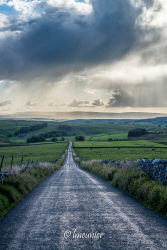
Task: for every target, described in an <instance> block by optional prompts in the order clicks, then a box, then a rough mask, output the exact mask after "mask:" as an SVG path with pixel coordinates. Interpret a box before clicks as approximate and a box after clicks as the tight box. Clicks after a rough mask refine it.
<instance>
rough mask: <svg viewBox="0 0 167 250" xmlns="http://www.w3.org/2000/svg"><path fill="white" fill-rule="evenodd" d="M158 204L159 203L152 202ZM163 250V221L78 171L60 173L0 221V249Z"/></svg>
mask: <svg viewBox="0 0 167 250" xmlns="http://www.w3.org/2000/svg"><path fill="white" fill-rule="evenodd" d="M157 206H158V204H157ZM6 249H12V250H17V249H21V250H38V249H39V250H43V249H44V250H47V249H48V250H54V249H60V250H63V249H69V250H73V249H77V250H79V249H86V250H91V249H107V250H108V249H113V250H114V249H125V250H127V249H136V250H139V249H143V250H146V249H149V250H150V249H157V250H161V249H165V250H166V249H167V221H166V220H164V219H162V218H161V217H160V216H158V215H156V214H155V213H153V212H151V211H149V210H148V209H146V208H145V207H144V206H142V205H140V204H139V203H138V202H137V201H135V200H134V199H132V198H130V197H129V196H126V195H125V194H123V193H121V192H120V191H118V190H117V189H116V188H114V187H112V186H111V185H110V184H108V183H107V182H105V181H103V180H101V179H99V178H98V177H95V176H94V175H91V174H89V173H87V172H85V171H83V170H81V169H79V168H78V167H77V165H76V164H75V163H74V161H73V157H72V152H71V149H70V148H69V150H68V156H67V160H66V163H65V164H64V166H63V167H62V168H61V170H59V171H57V172H55V173H54V174H53V175H52V176H50V177H49V178H47V179H46V180H45V181H43V182H42V183H40V184H39V185H38V186H37V187H36V188H35V189H34V190H33V191H32V192H31V193H30V194H28V195H27V196H26V197H25V198H24V199H23V200H22V201H21V202H19V203H18V204H17V205H16V206H15V207H14V208H13V209H12V210H11V212H9V213H8V215H7V216H6V217H5V218H4V219H3V220H2V221H1V222H0V250H6Z"/></svg>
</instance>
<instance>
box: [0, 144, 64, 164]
mask: <svg viewBox="0 0 167 250" xmlns="http://www.w3.org/2000/svg"><path fill="white" fill-rule="evenodd" d="M66 147H67V142H63V143H61V142H58V143H51V144H41V145H28V146H12V147H0V159H1V157H2V156H3V155H4V156H5V159H4V164H3V168H5V167H9V166H10V163H11V157H12V156H13V157H14V161H13V165H18V164H20V162H21V158H22V156H23V157H24V158H23V164H26V163H27V161H28V160H30V161H34V162H35V161H37V160H40V161H48V162H55V161H56V160H58V159H59V158H60V157H61V155H62V154H63V153H64V151H65V149H66Z"/></svg>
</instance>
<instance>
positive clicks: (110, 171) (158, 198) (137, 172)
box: [80, 162, 167, 218]
mask: <svg viewBox="0 0 167 250" xmlns="http://www.w3.org/2000/svg"><path fill="white" fill-rule="evenodd" d="M80 166H81V167H82V168H83V169H85V170H87V171H90V172H92V173H94V174H96V175H98V176H100V177H102V178H103V179H106V180H108V181H110V182H111V183H112V185H113V186H115V187H117V188H119V189H120V190H122V191H123V192H125V193H127V194H129V195H131V196H133V197H134V198H135V199H137V200H138V201H140V202H141V203H143V204H144V205H145V206H146V207H147V208H149V209H151V210H153V211H155V212H157V213H158V214H160V215H162V216H163V217H165V218H167V210H166V208H167V187H166V186H164V185H162V184H160V183H158V182H157V181H154V180H152V179H151V178H150V177H149V176H148V175H147V174H146V173H145V172H143V171H142V170H141V169H139V168H137V167H135V168H132V167H131V168H130V167H127V168H121V167H118V166H111V165H101V164H93V165H90V164H89V163H86V162H85V163H84V162H81V163H80Z"/></svg>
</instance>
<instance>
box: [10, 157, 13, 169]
mask: <svg viewBox="0 0 167 250" xmlns="http://www.w3.org/2000/svg"><path fill="white" fill-rule="evenodd" d="M12 167H13V155H12V158H11V165H10V168H11V169H12Z"/></svg>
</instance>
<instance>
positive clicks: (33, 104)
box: [26, 101, 37, 107]
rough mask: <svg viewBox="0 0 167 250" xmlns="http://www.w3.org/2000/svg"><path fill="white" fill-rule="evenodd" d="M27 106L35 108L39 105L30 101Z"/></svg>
mask: <svg viewBox="0 0 167 250" xmlns="http://www.w3.org/2000/svg"><path fill="white" fill-rule="evenodd" d="M26 106H29V107H35V106H37V103H35V102H31V101H28V102H27V103H26Z"/></svg>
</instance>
